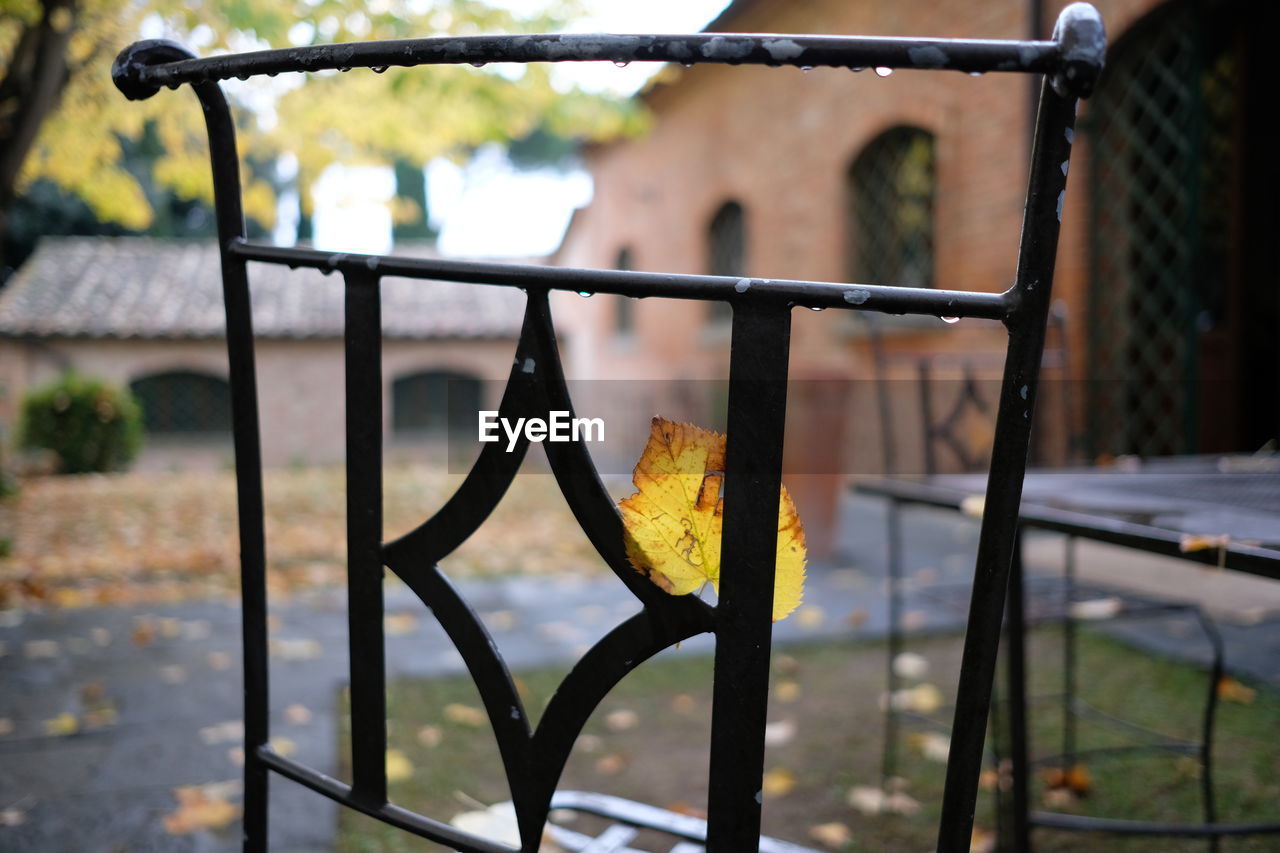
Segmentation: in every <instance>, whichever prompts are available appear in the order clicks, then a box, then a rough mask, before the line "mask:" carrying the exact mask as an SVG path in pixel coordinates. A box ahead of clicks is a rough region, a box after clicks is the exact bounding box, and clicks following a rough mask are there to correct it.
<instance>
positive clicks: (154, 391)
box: [129, 370, 231, 436]
mask: <svg viewBox="0 0 1280 853" xmlns="http://www.w3.org/2000/svg"><path fill="white" fill-rule="evenodd" d="M129 388H130V390H132V391H133V394H134V396H136V397H137V398H138V402H139V403H140V404H141V406H142V422H143V424H144V425H145V426H146V429H147V432H148V433H150V434H151V435H158V436H162V435H199V434H216V433H224V434H226V433H230V432H231V386H230V385H228V384H227V381H226V380H225V379H222V378H220V377H217V376H213V375H211V374H208V373H197V372H195V371H192V370H171V371H167V372H165V373H155V374H152V375H150V376H144V377H142V378H141V379H135V380H134V381H133V382H131V383H129Z"/></svg>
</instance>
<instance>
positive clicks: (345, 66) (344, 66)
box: [338, 65, 351, 74]
mask: <svg viewBox="0 0 1280 853" xmlns="http://www.w3.org/2000/svg"><path fill="white" fill-rule="evenodd" d="M338 70H339V71H341V72H342V73H344V74H345V73H347V72H348V71H350V70H351V68H350V66H347V65H340V66H338Z"/></svg>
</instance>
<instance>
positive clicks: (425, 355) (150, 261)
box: [0, 237, 524, 468]
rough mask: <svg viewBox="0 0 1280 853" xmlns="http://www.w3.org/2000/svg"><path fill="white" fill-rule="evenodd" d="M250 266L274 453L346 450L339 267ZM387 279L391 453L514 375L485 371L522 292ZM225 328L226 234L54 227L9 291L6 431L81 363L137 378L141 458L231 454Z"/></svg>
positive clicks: (386, 393) (494, 364)
mask: <svg viewBox="0 0 1280 853" xmlns="http://www.w3.org/2000/svg"><path fill="white" fill-rule="evenodd" d="M401 251H402V253H404V254H412V253H413V251H412V248H410V249H409V250H408V251H405V250H404V249H403V248H402V249H401ZM250 278H251V281H252V290H253V322H254V329H255V331H256V333H257V336H258V342H257V346H256V361H257V378H258V390H259V400H260V403H259V407H260V417H261V422H262V425H263V431H262V441H263V447H262V450H263V459H264V462H265V463H266V464H267V465H287V464H292V463H295V462H332V461H338V460H341V459H342V458H343V452H344V447H345V445H344V429H345V425H344V424H345V421H344V412H343V408H342V393H341V387H340V384H341V381H342V375H343V343H342V317H343V291H342V281H341V278H340V277H338V276H329V277H326V276H324V275H322V274H321V273H320V272H318V271H316V270H310V269H300V270H296V271H294V270H289V269H287V268H285V267H283V266H278V265H269V264H254V265H251V267H250ZM382 294H383V331H384V336H385V340H384V344H383V355H382V359H383V382H384V388H383V403H384V409H385V410H384V415H383V423H384V424H385V427H386V434H387V439H388V442H389V444H388V458H389V459H391V460H394V459H395V458H396V457H397V454H400V453H413V454H417V453H420V452H422V451H423V449H424V448H426V447H429V446H432V445H435V446H438V445H439V443H440V442H439V441H438V440H439V439H443V438H444V433H445V429H446V427H447V426H448V423H447V418H448V417H449V412H450V411H451V409H452V410H454V415H455V416H456V415H457V413H458V412H461V411H464V410H468V409H469V410H470V411H471V412H472V414H471V415H470V418H469V420H468V425H471V424H472V423H473V422H474V417H475V416H474V410H475V408H477V407H478V406H479V405H480V404H481V403H482V402H483V403H485V404H486V405H490V406H491V407H493V408H496V400H497V395H498V394H499V393H500V391H501V386H502V383H501V382H497V381H495V382H489V381H485V380H505V379H506V375H507V372H508V370H509V369H510V365H511V352H512V349H513V347H514V345H515V339H516V337H517V335H518V334H519V332H520V324H521V319H522V316H523V303H524V300H523V298H522V296H521V294H520V293H518V292H516V291H513V290H507V289H505V288H496V287H473V286H469V285H462V284H454V283H451V282H415V281H408V280H405V279H395V278H388V279H386V280H384V283H383V287H382ZM223 329H224V317H223V306H222V279H221V274H220V266H219V259H218V250H217V246H216V244H215V243H214V242H212V241H199V242H196V241H178V240H154V239H147V238H106V237H69V238H60V237H48V238H45V239H44V240H43V241H41V243H40V245H39V247H38V248H37V250H36V252H35V254H34V255H33V256H32V257H31V258H30V259H29V260H28V261H27V263H26V264H24V265H23V267H22V269H21V270H20V271H19V272H18V273H17V274H16V275H15V276H14V277H13V279H11V280H10V281H9V283H8V284H7V285H6V286H5V288H4V290H3V291H2V292H0V429H2V430H3V431H4V432H0V438H4V437H7V436H5V435H4V433H5V432H8V431H9V430H11V429H12V425H13V424H14V422H15V419H16V418H15V416H16V414H17V406H18V401H19V400H20V399H21V395H22V393H23V391H24V390H26V389H28V388H31V387H33V386H36V385H40V384H43V383H45V382H49V381H51V380H53V379H55V378H56V377H57V376H58V375H59V374H60V373H62V372H63V371H65V370H68V369H74V370H76V371H78V372H80V373H82V374H85V375H93V376H98V377H102V378H104V379H108V380H110V381H113V382H115V383H118V384H121V385H128V386H130V387H131V388H132V389H133V391H134V392H135V394H137V396H138V397H139V399H140V401H141V403H142V405H143V410H144V416H145V419H146V425H147V432H148V442H147V446H146V449H145V450H144V454H143V457H142V458H141V459H140V460H139V464H140V465H141V466H142V467H144V468H167V467H173V466H178V467H209V466H218V465H227V464H230V460H231V444H230V390H229V386H228V385H227V380H226V377H227V353H226V343H225V339H224V332H223ZM335 381H336V382H338V383H339V387H338V388H336V389H335V387H334V382H335ZM471 429H474V426H471Z"/></svg>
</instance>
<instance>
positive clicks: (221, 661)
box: [205, 652, 231, 672]
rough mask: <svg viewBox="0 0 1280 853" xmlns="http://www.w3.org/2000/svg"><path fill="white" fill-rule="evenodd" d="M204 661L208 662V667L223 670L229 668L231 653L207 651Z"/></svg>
mask: <svg viewBox="0 0 1280 853" xmlns="http://www.w3.org/2000/svg"><path fill="white" fill-rule="evenodd" d="M205 662H206V663H208V664H209V669H212V670H216V671H217V672H225V671H226V670H228V669H231V655H229V654H227V653H226V652H209V654H208V655H206V656H205Z"/></svg>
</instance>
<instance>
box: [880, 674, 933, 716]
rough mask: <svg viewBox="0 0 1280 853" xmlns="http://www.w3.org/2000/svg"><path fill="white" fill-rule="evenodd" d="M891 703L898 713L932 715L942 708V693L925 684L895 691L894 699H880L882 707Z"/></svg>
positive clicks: (882, 697)
mask: <svg viewBox="0 0 1280 853" xmlns="http://www.w3.org/2000/svg"><path fill="white" fill-rule="evenodd" d="M886 702H887V703H889V704H891V705H892V706H893V708H894V709H896V710H898V711H914V712H915V713H917V714H932V713H933V712H934V711H936V710H938V709H939V708H941V707H942V691H941V690H939V689H938V688H937V687H935V686H934V685H932V684H930V683H928V682H925V683H924V684H917V685H916V686H915V687H908V688H906V689H904V690H895V691H893V696H892V698H889V699H886V697H884V696H881V697H880V707H881V708H884V707H885V704H886Z"/></svg>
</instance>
